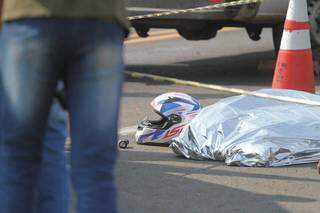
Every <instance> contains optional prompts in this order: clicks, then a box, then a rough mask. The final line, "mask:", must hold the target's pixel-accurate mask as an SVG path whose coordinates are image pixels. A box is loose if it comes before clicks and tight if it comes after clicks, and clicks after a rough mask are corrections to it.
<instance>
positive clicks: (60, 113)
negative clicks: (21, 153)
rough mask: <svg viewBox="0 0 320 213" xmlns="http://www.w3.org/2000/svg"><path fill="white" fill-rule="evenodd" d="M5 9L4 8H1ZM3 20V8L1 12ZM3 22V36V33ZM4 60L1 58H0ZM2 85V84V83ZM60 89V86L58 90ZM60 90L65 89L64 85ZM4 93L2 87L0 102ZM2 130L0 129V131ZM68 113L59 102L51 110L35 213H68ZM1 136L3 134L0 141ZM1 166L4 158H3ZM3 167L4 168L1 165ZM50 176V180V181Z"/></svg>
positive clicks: (55, 102) (55, 101)
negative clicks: (48, 211) (48, 212)
mask: <svg viewBox="0 0 320 213" xmlns="http://www.w3.org/2000/svg"><path fill="white" fill-rule="evenodd" d="M0 8H2V5H0ZM0 17H1V9H0ZM1 24H2V22H1V21H0V33H1ZM0 59H1V56H0ZM0 83H1V81H0ZM59 86H60V87H59ZM57 90H58V91H59V92H60V90H61V91H62V90H63V87H62V84H59V85H58V88H57ZM2 92H3V90H2V87H1V86H0V102H1V101H2V100H1V97H3V95H2V94H1V93H2ZM1 128H2V127H1V126H0V129H1ZM67 135H68V134H67V113H66V112H65V110H64V109H63V107H62V105H61V104H60V103H59V102H58V100H57V99H55V100H54V101H53V104H52V106H51V108H50V113H49V118H48V122H47V128H46V133H45V138H44V142H43V143H44V145H43V159H42V162H41V168H40V176H39V180H38V183H37V187H36V190H35V193H36V199H35V208H34V213H39V212H47V211H46V209H50V211H51V212H59V213H67V212H68V208H69V188H70V187H69V181H65V180H69V174H68V171H67V159H66V152H65V149H64V145H65V141H66V138H67ZM1 137H2V136H1V135H0V138H1ZM0 163H1V159H0ZM0 167H1V165H0ZM48 177H49V178H48Z"/></svg>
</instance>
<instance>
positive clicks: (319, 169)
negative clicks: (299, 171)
mask: <svg viewBox="0 0 320 213" xmlns="http://www.w3.org/2000/svg"><path fill="white" fill-rule="evenodd" d="M317 168H318V173H319V175H320V161H319V163H318V166H317Z"/></svg>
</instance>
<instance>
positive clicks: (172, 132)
mask: <svg viewBox="0 0 320 213" xmlns="http://www.w3.org/2000/svg"><path fill="white" fill-rule="evenodd" d="M184 126H185V125H180V126H177V127H175V128H173V129H171V130H170V131H168V132H167V133H166V134H165V136H164V138H170V137H173V136H175V135H178V134H180V132H181V131H182V130H183V127H184Z"/></svg>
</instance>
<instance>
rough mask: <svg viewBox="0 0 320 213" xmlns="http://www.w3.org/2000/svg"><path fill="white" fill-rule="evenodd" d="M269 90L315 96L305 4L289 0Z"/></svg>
mask: <svg viewBox="0 0 320 213" xmlns="http://www.w3.org/2000/svg"><path fill="white" fill-rule="evenodd" d="M272 88H281V89H293V90H301V91H306V92H310V93H314V92H315V85H314V73H313V60H312V51H311V42H310V25H309V19H308V12H307V1H306V0H290V3H289V8H288V12H287V18H286V22H285V25H284V31H283V36H282V40H281V46H280V50H279V53H278V59H277V64H276V68H275V71H274V76H273V82H272Z"/></svg>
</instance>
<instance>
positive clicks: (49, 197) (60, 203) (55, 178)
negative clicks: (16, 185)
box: [34, 99, 70, 213]
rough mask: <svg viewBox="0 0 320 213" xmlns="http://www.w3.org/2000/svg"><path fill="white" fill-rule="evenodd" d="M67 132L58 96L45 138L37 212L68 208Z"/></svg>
mask: <svg viewBox="0 0 320 213" xmlns="http://www.w3.org/2000/svg"><path fill="white" fill-rule="evenodd" d="M67 135H68V134H67V113H66V112H65V111H64V110H63V109H62V107H61V105H60V104H59V102H58V101H57V100H56V99H55V100H54V101H53V104H52V106H51V108H50V113H49V118H48V122H47V128H46V133H45V138H44V141H43V154H42V162H41V167H40V176H39V180H38V184H37V187H36V190H35V193H36V198H35V206H34V213H41V212H48V213H51V212H52V213H56V212H59V213H67V212H68V208H69V195H70V194H69V188H70V187H69V181H68V180H69V174H68V170H67V159H66V152H65V149H64V145H65V141H66V138H67Z"/></svg>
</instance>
